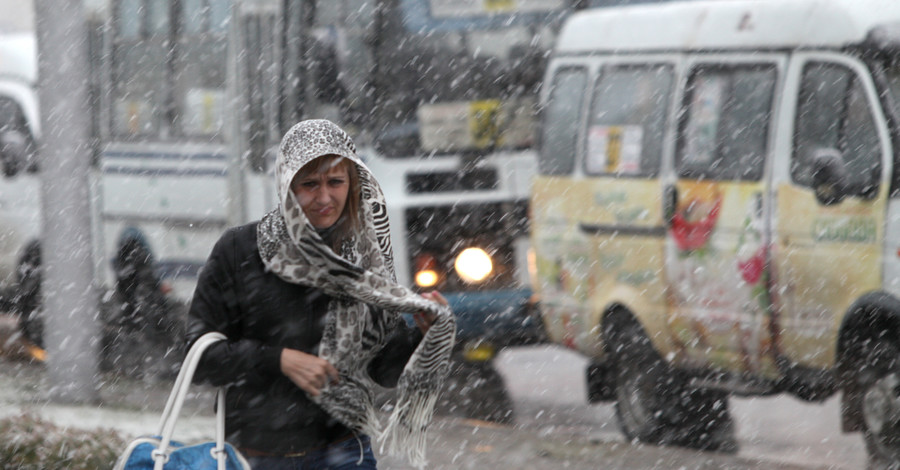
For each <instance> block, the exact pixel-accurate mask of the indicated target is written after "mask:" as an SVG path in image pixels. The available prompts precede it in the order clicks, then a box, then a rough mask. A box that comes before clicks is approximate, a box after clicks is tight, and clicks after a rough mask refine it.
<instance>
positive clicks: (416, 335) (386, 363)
mask: <svg viewBox="0 0 900 470" xmlns="http://www.w3.org/2000/svg"><path fill="white" fill-rule="evenodd" d="M421 341H422V332H421V331H419V329H418V328H417V327H412V326H410V325H409V324H408V323H407V322H406V321H405V320H401V321H400V326H399V327H398V328H397V329H396V330H394V333H393V334H392V335H391V337H390V339H388V342H387V344H385V346H384V349H382V350H381V352H380V353H379V354H378V355H377V356H375V359H373V360H372V362H371V363H370V364H369V376H370V377H372V380H374V381H375V382H376V383H378V385H381V386H382V387H388V388H392V387H395V386H396V385H397V380H398V379H399V378H400V374H401V373H402V372H403V368H404V367H405V366H406V363H407V362H409V358H410V356H412V354H413V352H415V350H416V347H418V346H419V343H420V342H421Z"/></svg>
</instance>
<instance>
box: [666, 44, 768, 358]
mask: <svg viewBox="0 0 900 470" xmlns="http://www.w3.org/2000/svg"><path fill="white" fill-rule="evenodd" d="M782 63H783V57H781V56H768V57H766V56H760V55H755V56H754V61H753V62H740V61H735V60H729V59H728V58H724V59H722V60H720V61H712V59H705V60H704V61H702V62H700V61H696V62H693V63H692V65H691V66H690V67H689V69H688V75H687V82H686V88H685V94H684V97H683V101H682V112H681V113H680V116H681V119H680V122H679V126H678V137H677V141H676V151H675V165H674V166H675V168H674V170H675V176H676V178H677V180H676V183H675V184H674V185H673V186H670V187H669V188H668V190H669V192H668V194H667V196H666V198H667V200H668V201H669V202H668V203H667V212H668V214H667V217H668V225H669V230H668V244H667V250H666V274H667V279H668V284H669V295H668V299H667V301H668V303H669V305H668V307H669V310H668V311H669V326H670V328H671V332H672V335H673V339H674V341H676V343H678V345H679V346H680V348H681V351H683V356H681V357H679V358H678V360H679V361H680V362H682V365H685V366H692V365H693V366H697V367H713V368H718V369H725V370H731V371H749V372H757V371H760V370H761V369H762V368H763V367H765V364H764V363H762V362H761V361H760V360H761V358H763V357H766V356H767V355H766V354H764V353H765V350H766V348H767V345H768V344H769V343H768V334H767V332H768V330H767V328H766V325H767V322H768V312H769V310H768V304H769V298H768V291H767V289H766V287H767V283H766V279H767V273H766V265H765V259H766V252H765V246H766V240H767V238H768V237H767V233H766V230H767V224H766V223H765V218H764V208H765V200H764V197H765V193H766V191H765V180H764V178H763V176H764V173H765V161H766V155H767V154H768V153H769V148H770V144H769V141H770V132H769V129H770V123H771V120H772V118H771V117H772V114H773V109H774V101H775V99H774V91H775V89H776V81H777V78H778V71H779V69H780V68H781V67H782Z"/></svg>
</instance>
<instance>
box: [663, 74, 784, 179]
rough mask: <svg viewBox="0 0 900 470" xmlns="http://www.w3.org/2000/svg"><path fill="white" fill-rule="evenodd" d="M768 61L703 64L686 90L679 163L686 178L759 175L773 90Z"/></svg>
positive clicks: (751, 177)
mask: <svg viewBox="0 0 900 470" xmlns="http://www.w3.org/2000/svg"><path fill="white" fill-rule="evenodd" d="M775 78H776V73H775V68H774V67H773V66H769V65H754V66H747V65H741V66H733V67H731V66H729V67H726V66H704V67H699V68H697V69H695V70H694V71H693V73H692V74H691V76H690V79H689V80H688V86H687V93H686V94H685V102H684V113H683V115H682V121H681V128H680V129H681V132H680V133H679V141H678V144H679V145H678V149H679V151H678V154H677V160H676V162H677V168H678V172H679V175H680V176H682V177H686V178H708V179H714V180H746V181H753V180H759V179H760V178H761V177H762V174H763V166H764V162H765V155H766V149H767V139H768V131H769V121H770V119H771V117H772V100H773V93H774V89H775Z"/></svg>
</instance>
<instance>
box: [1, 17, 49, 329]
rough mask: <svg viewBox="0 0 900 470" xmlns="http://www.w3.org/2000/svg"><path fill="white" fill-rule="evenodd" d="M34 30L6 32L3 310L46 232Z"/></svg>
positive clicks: (3, 35) (3, 74)
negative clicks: (31, 249)
mask: <svg viewBox="0 0 900 470" xmlns="http://www.w3.org/2000/svg"><path fill="white" fill-rule="evenodd" d="M35 46H36V45H35V37H34V34H33V32H29V31H21V32H10V33H6V32H3V33H0V306H2V308H0V311H2V310H6V309H8V308H9V305H8V304H9V302H10V301H11V300H10V295H8V294H11V292H12V290H13V285H14V284H16V283H17V280H18V277H19V276H20V274H19V273H17V272H16V268H17V265H18V264H19V260H20V259H21V257H22V255H23V253H24V252H23V248H24V247H25V246H26V245H27V244H28V243H29V242H30V241H32V240H35V239H36V238H37V236H38V234H39V233H40V197H39V196H40V195H39V190H40V186H39V182H38V176H37V173H36V170H37V164H36V162H35V139H37V138H38V137H39V136H40V123H39V121H38V100H37V91H36V89H35V87H36V77H37V60H36V59H37V54H36V50H35Z"/></svg>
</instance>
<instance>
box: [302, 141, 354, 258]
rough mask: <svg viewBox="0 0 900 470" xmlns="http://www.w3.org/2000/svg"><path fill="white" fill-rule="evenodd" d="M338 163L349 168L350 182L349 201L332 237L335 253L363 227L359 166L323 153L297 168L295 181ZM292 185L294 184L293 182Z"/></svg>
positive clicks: (345, 159)
mask: <svg viewBox="0 0 900 470" xmlns="http://www.w3.org/2000/svg"><path fill="white" fill-rule="evenodd" d="M336 165H341V166H343V167H344V168H345V169H346V170H347V177H348V178H347V179H348V183H349V187H348V189H347V202H346V204H344V211H343V213H341V217H340V218H339V219H338V221H337V223H336V224H335V227H334V236H333V237H332V246H331V248H332V249H333V250H334V252H335V253H338V254H340V249H341V245H342V244H343V243H344V241H346V240H350V239H351V238H353V234H354V233H355V232H356V231H358V230H360V228H361V227H362V221H361V220H360V218H359V206H360V204H361V201H362V195H361V193H360V186H359V167H358V166H357V165H356V163H354V162H353V160H350V159H349V158H346V157H342V156H340V155H335V154H328V155H322V156H321V157H316V158H314V159H313V160H311V161H310V162H309V163H307V164H306V165H303V167H302V168H300V169H299V170H297V174H295V175H294V181H297V180H298V179H301V178H305V177H306V176H309V175H312V174H320V173H325V172H326V171H328V170H329V169H331V168H333V167H335V166H336ZM291 186H293V182H292V183H291Z"/></svg>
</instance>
